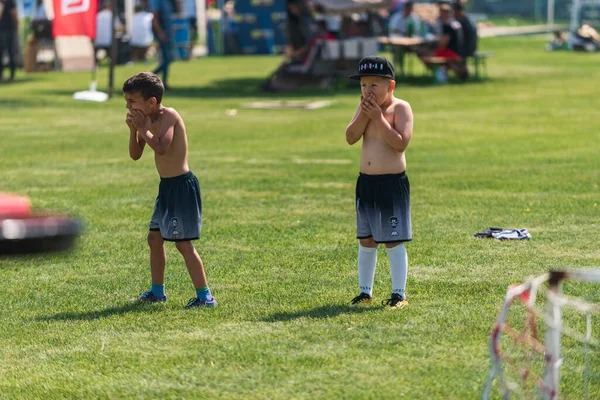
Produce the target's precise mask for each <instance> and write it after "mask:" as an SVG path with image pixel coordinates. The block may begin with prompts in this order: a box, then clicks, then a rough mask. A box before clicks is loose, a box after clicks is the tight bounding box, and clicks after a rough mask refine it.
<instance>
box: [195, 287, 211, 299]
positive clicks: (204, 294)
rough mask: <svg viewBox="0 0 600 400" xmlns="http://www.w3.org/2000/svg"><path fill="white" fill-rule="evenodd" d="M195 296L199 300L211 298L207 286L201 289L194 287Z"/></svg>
mask: <svg viewBox="0 0 600 400" xmlns="http://www.w3.org/2000/svg"><path fill="white" fill-rule="evenodd" d="M196 296H197V297H198V298H199V299H200V300H212V298H213V297H212V294H210V289H209V288H208V286H206V287H203V288H202V289H196Z"/></svg>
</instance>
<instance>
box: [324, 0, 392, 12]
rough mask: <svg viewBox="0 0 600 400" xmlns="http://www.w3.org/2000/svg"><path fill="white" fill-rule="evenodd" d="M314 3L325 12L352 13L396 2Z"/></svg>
mask: <svg viewBox="0 0 600 400" xmlns="http://www.w3.org/2000/svg"><path fill="white" fill-rule="evenodd" d="M313 4H314V5H320V6H321V7H323V10H324V12H325V14H350V13H357V12H363V11H373V10H377V9H379V8H385V7H389V6H392V5H393V4H394V1H393V0H313Z"/></svg>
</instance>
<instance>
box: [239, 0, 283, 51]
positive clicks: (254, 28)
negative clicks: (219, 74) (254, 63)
mask: <svg viewBox="0 0 600 400" xmlns="http://www.w3.org/2000/svg"><path fill="white" fill-rule="evenodd" d="M234 21H235V22H234V24H235V27H232V29H235V31H236V33H237V38H238V42H239V46H240V50H241V52H242V53H244V54H281V52H282V51H283V48H284V46H285V44H286V37H287V34H286V26H287V13H286V2H285V1H281V0H278V1H277V0H237V1H236V2H235V17H234Z"/></svg>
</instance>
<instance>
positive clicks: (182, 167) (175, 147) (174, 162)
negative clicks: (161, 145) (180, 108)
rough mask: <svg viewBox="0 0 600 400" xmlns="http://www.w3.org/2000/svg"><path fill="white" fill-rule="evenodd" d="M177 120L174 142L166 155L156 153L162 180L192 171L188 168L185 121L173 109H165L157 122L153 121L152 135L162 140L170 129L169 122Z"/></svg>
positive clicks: (155, 159)
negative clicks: (161, 136)
mask: <svg viewBox="0 0 600 400" xmlns="http://www.w3.org/2000/svg"><path fill="white" fill-rule="evenodd" d="M173 120H175V121H176V122H175V126H174V132H173V141H172V142H171V145H170V146H169V149H168V150H167V152H166V153H165V154H164V155H160V154H158V153H156V152H155V153H154V162H155V163H156V169H157V170H158V174H159V175H160V176H161V177H162V178H172V177H174V176H179V175H183V174H185V173H186V172H188V171H189V170H190V168H189V166H188V143H187V136H186V131H185V124H184V123H183V119H182V118H181V116H180V115H179V113H178V112H177V111H175V109H173V108H168V107H165V108H164V109H163V110H162V111H161V113H160V115H159V117H158V119H157V120H155V121H151V123H150V129H149V130H150V133H152V135H154V136H156V137H157V138H160V135H161V134H162V132H163V131H165V130H166V128H167V127H168V124H169V121H173Z"/></svg>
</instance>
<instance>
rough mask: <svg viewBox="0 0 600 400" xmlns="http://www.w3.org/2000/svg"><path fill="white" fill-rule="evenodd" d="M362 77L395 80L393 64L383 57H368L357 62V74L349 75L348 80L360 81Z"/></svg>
mask: <svg viewBox="0 0 600 400" xmlns="http://www.w3.org/2000/svg"><path fill="white" fill-rule="evenodd" d="M363 76H381V77H384V78H390V79H393V80H395V79H396V70H395V69H394V64H392V63H391V62H390V60H388V59H387V58H385V57H379V56H369V57H365V58H363V59H362V60H360V61H359V62H358V73H356V74H354V75H350V76H349V78H350V79H356V80H360V78H361V77H363Z"/></svg>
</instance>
